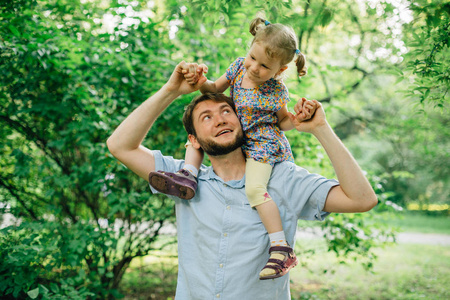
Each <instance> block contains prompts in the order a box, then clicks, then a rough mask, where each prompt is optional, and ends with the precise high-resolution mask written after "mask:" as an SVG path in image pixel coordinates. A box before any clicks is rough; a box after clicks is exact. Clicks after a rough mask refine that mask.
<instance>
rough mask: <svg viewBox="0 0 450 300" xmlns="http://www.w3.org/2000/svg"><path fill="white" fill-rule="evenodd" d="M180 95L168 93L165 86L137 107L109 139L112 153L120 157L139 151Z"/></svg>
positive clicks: (108, 142)
mask: <svg viewBox="0 0 450 300" xmlns="http://www.w3.org/2000/svg"><path fill="white" fill-rule="evenodd" d="M179 95H180V94H179V93H178V92H170V91H167V90H166V88H165V86H163V87H162V88H161V89H160V90H159V91H158V92H156V93H155V94H154V95H153V96H151V97H150V98H148V99H147V100H146V101H145V102H144V103H142V104H141V105H140V106H139V107H137V108H136V109H135V110H134V111H133V112H132V113H131V114H130V115H129V116H128V117H127V118H126V119H125V120H124V121H123V122H122V123H121V124H120V125H119V127H117V129H116V130H115V131H114V133H113V134H112V135H111V136H110V138H109V139H108V141H107V144H108V148H109V149H110V151H111V153H113V155H114V156H116V155H119V156H120V155H121V152H126V151H130V150H134V149H137V148H138V147H139V146H140V145H141V143H142V140H143V139H144V137H145V136H146V135H147V133H148V131H149V130H150V128H151V127H152V125H153V123H154V122H155V120H156V119H157V118H158V117H159V115H161V113H162V112H163V111H164V110H165V109H166V108H167V107H168V106H169V105H170V103H172V101H173V100H174V99H176V98H177V97H178V96H179ZM116 157H117V156H116ZM117 158H119V159H120V157H117Z"/></svg>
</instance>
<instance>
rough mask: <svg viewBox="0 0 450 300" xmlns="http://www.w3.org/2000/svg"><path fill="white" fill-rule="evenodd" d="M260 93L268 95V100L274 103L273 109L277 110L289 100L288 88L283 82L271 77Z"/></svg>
mask: <svg viewBox="0 0 450 300" xmlns="http://www.w3.org/2000/svg"><path fill="white" fill-rule="evenodd" d="M262 93H263V94H265V95H268V96H269V97H270V100H269V101H270V102H271V103H273V105H274V111H279V110H280V109H281V108H282V107H283V106H285V105H286V104H287V103H288V102H289V101H290V99H289V90H288V88H287V87H286V85H284V83H283V82H281V81H278V80H275V79H271V82H270V83H269V84H267V85H266V86H265V87H264V89H263V90H262Z"/></svg>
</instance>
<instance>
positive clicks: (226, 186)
mask: <svg viewBox="0 0 450 300" xmlns="http://www.w3.org/2000/svg"><path fill="white" fill-rule="evenodd" d="M223 186H224V187H227V185H226V184H225V183H224V184H223ZM217 295H219V294H217Z"/></svg>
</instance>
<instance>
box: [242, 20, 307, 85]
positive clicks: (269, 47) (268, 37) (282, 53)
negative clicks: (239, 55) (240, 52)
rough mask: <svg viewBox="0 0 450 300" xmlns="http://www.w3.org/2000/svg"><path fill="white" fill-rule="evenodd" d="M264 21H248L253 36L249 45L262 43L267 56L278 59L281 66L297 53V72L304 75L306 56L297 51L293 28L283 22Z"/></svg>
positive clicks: (305, 71) (300, 75)
mask: <svg viewBox="0 0 450 300" xmlns="http://www.w3.org/2000/svg"><path fill="white" fill-rule="evenodd" d="M266 22H267V21H266V20H264V19H263V18H255V19H253V20H252V22H251V23H250V33H251V34H252V35H253V36H254V38H253V41H252V43H251V45H253V44H254V43H262V44H264V47H265V52H266V54H267V56H268V57H270V58H277V59H279V60H280V63H281V65H282V66H284V65H287V64H288V63H290V62H291V61H292V60H293V59H294V56H295V54H296V53H299V54H298V56H297V58H296V59H295V65H296V66H297V73H298V76H299V77H302V76H305V75H306V73H307V68H306V66H305V64H306V58H305V56H304V55H303V53H301V52H299V51H297V47H298V43H297V37H296V36H295V32H294V30H293V29H292V28H290V27H288V26H285V25H283V24H278V23H277V24H270V23H268V22H267V23H266ZM266 24H267V25H266Z"/></svg>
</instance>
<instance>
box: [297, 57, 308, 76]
mask: <svg viewBox="0 0 450 300" xmlns="http://www.w3.org/2000/svg"><path fill="white" fill-rule="evenodd" d="M295 65H296V66H297V73H298V77H302V76H305V75H306V73H308V72H307V70H308V68H307V67H306V57H305V55H303V53H300V54H299V55H298V56H297V59H296V60H295Z"/></svg>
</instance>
